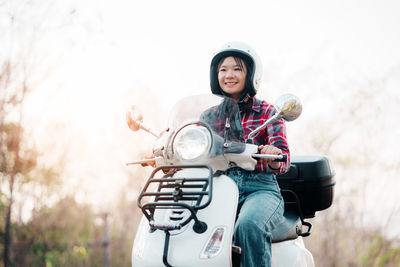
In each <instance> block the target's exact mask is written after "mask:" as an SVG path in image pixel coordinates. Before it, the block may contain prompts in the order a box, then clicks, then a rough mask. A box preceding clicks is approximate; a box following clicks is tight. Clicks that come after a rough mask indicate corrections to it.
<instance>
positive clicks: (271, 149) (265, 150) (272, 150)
mask: <svg viewBox="0 0 400 267" xmlns="http://www.w3.org/2000/svg"><path fill="white" fill-rule="evenodd" d="M258 149H259V150H260V153H261V154H272V155H280V154H282V150H280V149H279V148H277V147H275V146H271V145H261V146H259V147H258ZM261 162H263V163H265V164H268V165H269V166H270V167H271V168H272V169H275V170H277V169H279V168H280V167H281V163H280V162H277V161H274V159H261Z"/></svg>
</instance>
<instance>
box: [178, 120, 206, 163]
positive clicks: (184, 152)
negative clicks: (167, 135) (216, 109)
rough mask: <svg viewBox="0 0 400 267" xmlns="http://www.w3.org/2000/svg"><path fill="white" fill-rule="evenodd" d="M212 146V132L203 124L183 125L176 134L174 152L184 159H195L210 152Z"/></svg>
mask: <svg viewBox="0 0 400 267" xmlns="http://www.w3.org/2000/svg"><path fill="white" fill-rule="evenodd" d="M210 147H211V133H210V131H209V130H208V129H207V128H206V127H204V126H201V125H198V124H191V125H188V126H185V127H183V128H182V129H181V130H180V131H179V132H178V133H177V134H176V136H175V139H174V143H173V148H174V153H175V154H176V155H177V156H178V157H179V158H180V159H182V160H194V159H197V158H199V157H201V156H202V155H204V154H206V153H208V152H209V151H210Z"/></svg>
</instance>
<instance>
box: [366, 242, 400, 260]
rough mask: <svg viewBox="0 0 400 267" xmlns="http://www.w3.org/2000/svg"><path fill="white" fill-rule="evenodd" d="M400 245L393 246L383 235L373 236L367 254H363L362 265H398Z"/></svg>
mask: <svg viewBox="0 0 400 267" xmlns="http://www.w3.org/2000/svg"><path fill="white" fill-rule="evenodd" d="M398 264H400V247H393V246H392V244H391V243H390V242H389V241H387V240H385V238H384V237H383V236H381V235H375V236H373V238H372V240H371V242H370V245H369V247H368V248H367V249H366V254H365V255H363V256H362V265H363V266H371V267H384V266H398Z"/></svg>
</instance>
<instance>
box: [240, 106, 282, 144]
mask: <svg viewBox="0 0 400 267" xmlns="http://www.w3.org/2000/svg"><path fill="white" fill-rule="evenodd" d="M280 118H281V114H280V113H277V114H275V115H274V116H272V117H271V118H269V119H268V120H267V121H266V122H264V123H263V124H262V125H260V126H258V127H257V128H256V129H255V130H254V131H252V132H251V133H249V135H248V137H247V139H250V140H253V138H254V137H255V136H256V135H257V134H258V132H259V131H261V130H262V129H264V128H265V127H267V126H268V125H270V124H272V123H274V122H276V121H277V120H279V119H280Z"/></svg>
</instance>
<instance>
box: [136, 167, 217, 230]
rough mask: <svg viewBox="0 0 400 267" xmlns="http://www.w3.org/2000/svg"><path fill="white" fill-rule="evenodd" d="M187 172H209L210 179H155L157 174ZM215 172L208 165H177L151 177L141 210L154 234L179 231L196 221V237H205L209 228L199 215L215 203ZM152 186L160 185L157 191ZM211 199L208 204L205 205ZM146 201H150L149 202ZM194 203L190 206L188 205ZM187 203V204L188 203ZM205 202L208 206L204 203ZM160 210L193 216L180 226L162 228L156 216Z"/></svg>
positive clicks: (179, 224)
mask: <svg viewBox="0 0 400 267" xmlns="http://www.w3.org/2000/svg"><path fill="white" fill-rule="evenodd" d="M183 169H208V171H209V175H208V176H207V177H199V178H192V177H177V178H174V177H170V176H168V175H164V176H163V177H162V178H155V174H156V173H158V172H159V171H160V170H162V171H164V172H165V171H167V170H183ZM212 181H213V171H212V169H211V167H210V166H208V165H173V166H160V167H158V168H156V169H154V171H153V172H152V173H151V174H150V177H149V179H148V180H147V182H146V184H145V186H144V187H143V189H142V192H141V193H140V195H139V198H138V206H139V208H140V209H141V210H142V212H143V214H144V215H145V216H146V218H147V220H148V221H149V225H150V228H151V230H152V231H155V230H157V229H159V230H163V231H165V230H176V229H180V228H181V227H183V226H185V225H186V224H188V223H189V222H190V221H191V220H192V219H193V220H194V222H195V223H194V226H193V230H194V231H195V232H196V233H203V232H205V231H206V230H207V225H206V224H205V223H204V222H201V221H200V220H199V219H198V218H197V215H196V213H197V211H198V210H200V209H204V208H205V207H207V206H208V205H209V204H210V203H211V199H212V187H213V186H212V185H213V183H212ZM151 184H155V185H156V189H155V190H151V189H150V188H152V186H150V185H151ZM204 197H207V200H206V201H203V199H204ZM144 198H150V200H149V201H145V200H144ZM189 201H190V202H191V204H188V203H187V202H189ZM185 202H186V203H185ZM202 202H204V203H202ZM157 209H182V210H184V209H187V210H189V211H190V216H189V217H188V218H187V219H186V220H184V221H183V222H180V223H174V224H167V225H166V224H160V223H155V221H154V214H155V211H156V210H157Z"/></svg>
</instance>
